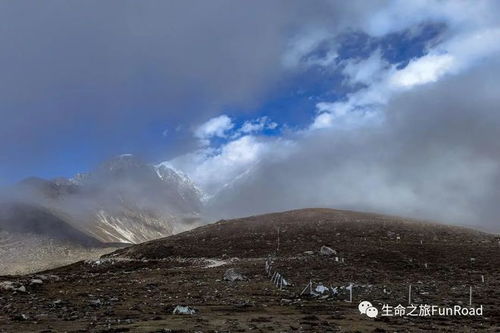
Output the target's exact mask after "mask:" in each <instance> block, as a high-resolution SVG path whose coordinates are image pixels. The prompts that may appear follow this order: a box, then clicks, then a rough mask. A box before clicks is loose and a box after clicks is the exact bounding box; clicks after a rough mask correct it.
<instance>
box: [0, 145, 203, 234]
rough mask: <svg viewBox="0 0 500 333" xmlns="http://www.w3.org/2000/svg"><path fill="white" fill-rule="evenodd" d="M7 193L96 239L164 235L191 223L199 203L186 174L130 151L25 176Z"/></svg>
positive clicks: (193, 186)
mask: <svg viewBox="0 0 500 333" xmlns="http://www.w3.org/2000/svg"><path fill="white" fill-rule="evenodd" d="M10 193H11V194H9V195H8V196H6V197H8V199H9V201H14V202H23V203H24V204H27V205H32V206H33V207H40V209H44V210H49V211H50V212H53V214H56V215H57V216H58V218H61V219H62V220H64V221H65V222H66V223H67V224H68V225H70V226H72V227H73V228H76V229H77V230H80V231H81V232H82V233H84V234H85V235H88V236H90V237H92V238H95V239H96V240H98V241H100V242H120V243H140V242H144V241H148V240H151V239H156V238H160V237H164V236H168V235H171V234H173V233H176V232H179V231H183V230H186V229H187V228H189V227H191V226H192V225H193V222H196V221H197V220H199V219H200V211H201V208H202V203H201V196H202V194H201V191H200V190H199V189H198V188H197V187H196V186H195V185H194V184H193V183H192V182H191V180H190V179H189V177H187V176H186V175H184V174H182V173H179V172H177V171H175V170H173V169H171V168H169V167H168V166H167V165H164V164H161V165H150V164H147V163H144V162H143V161H141V160H140V159H139V158H137V157H135V156H133V155H130V154H125V155H120V156H117V157H115V158H112V159H110V160H108V161H105V162H104V163H102V164H101V165H99V166H98V167H97V168H96V169H95V170H93V171H91V172H88V173H79V174H77V175H76V176H75V177H73V178H70V179H66V178H58V179H54V180H44V179H40V178H30V179H27V180H25V181H23V182H21V183H19V184H18V185H17V186H16V187H15V190H14V191H11V192H10ZM12 193H15V194H12ZM5 223H7V222H5ZM0 229H2V226H1V225H0Z"/></svg>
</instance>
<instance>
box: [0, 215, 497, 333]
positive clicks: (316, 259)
mask: <svg viewBox="0 0 500 333" xmlns="http://www.w3.org/2000/svg"><path fill="white" fill-rule="evenodd" d="M278 235H279V236H278ZM278 239H279V240H278ZM324 245H325V246H328V247H330V248H331V249H333V250H335V251H336V253H330V255H322V254H321V253H320V248H321V247H322V246H324ZM270 255H271V259H270V257H269V256H270ZM266 261H267V262H268V263H271V261H272V265H271V268H270V269H269V272H266V268H265V267H266ZM228 268H234V269H235V271H236V272H238V273H241V275H242V276H243V280H241V281H233V282H231V281H226V280H224V273H225V272H226V270H227V269H228ZM275 272H278V273H280V274H281V275H282V276H283V277H284V278H285V280H286V281H287V282H289V283H290V284H291V285H289V286H286V287H284V288H283V289H280V288H278V287H276V286H275V285H274V284H273V282H272V281H271V277H272V276H273V275H275ZM270 275H271V276H270ZM483 278H484V282H483ZM33 279H35V282H33ZM36 280H41V283H40V281H36ZM2 281H3V282H2ZM5 281H9V282H10V284H9V283H7V284H6V283H5ZM310 282H311V283H312V286H313V291H315V290H316V287H317V286H318V285H319V284H322V285H323V286H325V287H327V288H329V290H328V291H327V292H324V293H323V294H321V293H319V292H315V293H316V295H311V294H310V292H309V289H306V292H304V293H303V294H302V295H301V292H302V291H303V290H304V288H305V287H306V286H307V285H308V283H310ZM499 282H500V244H499V238H498V237H497V236H495V235H489V234H485V233H480V232H476V231H471V230H469V229H464V228H457V227H449V226H443V225H437V224H432V223H423V222H417V221H410V220H404V219H400V218H393V217H387V216H382V215H375V214H362V213H355V212H348V211H337V210H324V209H310V210H300V211H292V212H285V213H277V214H269V215H264V216H256V217H250V218H245V219H238V220H231V221H220V222H218V223H216V224H211V225H207V226H204V227H200V228H197V229H194V230H192V231H188V232H185V233H182V234H178V235H175V236H172V237H168V238H166V239H162V240H157V241H152V242H148V243H144V244H141V245H138V246H133V247H129V248H126V249H121V250H118V251H116V252H114V253H112V254H111V255H107V256H105V258H102V259H100V260H97V261H95V260H94V261H87V262H78V263H76V264H73V265H70V266H65V267H62V268H58V269H54V270H51V271H46V272H43V273H39V274H34V275H24V276H16V277H10V276H9V277H0V284H2V283H3V285H4V286H6V285H8V286H9V287H8V288H7V289H9V290H5V288H4V289H3V290H2V289H1V287H0V309H1V312H0V332H65V331H67V332H89V331H90V332H247V331H256V332H295V331H299V332H300V331H302V332H419V331H422V332H423V331H435V332H498V331H499V330H500V289H499V287H498V286H499ZM350 284H352V285H353V287H352V290H353V296H352V297H353V301H352V303H351V302H349V297H350V295H349V291H348V290H347V289H346V287H347V286H349V285H350ZM410 284H411V286H412V293H411V294H412V303H413V304H415V305H416V306H420V305H424V304H429V305H438V306H453V305H463V306H468V304H469V296H470V295H469V292H470V287H472V304H473V306H475V307H476V306H480V305H482V306H483V309H484V313H483V315H482V316H437V315H436V316H407V315H404V316H392V317H388V316H382V315H380V313H379V316H378V317H377V318H368V317H367V316H366V315H362V314H360V312H359V311H358V304H359V302H360V301H362V300H365V301H370V302H371V303H372V304H373V305H374V306H375V307H377V308H378V309H379V311H381V309H382V305H383V304H389V305H391V306H394V307H395V306H397V305H398V304H402V305H405V306H406V305H407V304H408V288H409V285H410ZM21 286H23V287H24V288H25V289H26V291H23V290H19V288H20V287H21ZM334 288H336V290H337V292H336V293H334V292H332V290H333V289H334ZM21 289H22V288H21ZM177 305H186V306H189V307H191V308H193V309H196V311H197V312H196V313H194V314H191V315H180V314H173V313H172V312H173V310H174V308H175V307H176V306H177Z"/></svg>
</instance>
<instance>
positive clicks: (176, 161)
mask: <svg viewBox="0 0 500 333" xmlns="http://www.w3.org/2000/svg"><path fill="white" fill-rule="evenodd" d="M499 41H500V3H499V2H498V1H494V0H492V1H485V0H479V1H472V0H470V1H462V0H455V1H437V0H435V1H432V0H404V1H397V0H394V1H363V0H359V1H356V0H354V1H340V0H337V1H327V0H324V1H321V0H318V1H314V2H305V1H298V0H297V1H295V0H283V1H280V0H271V1H269V0H267V1H259V0H257V1H229V0H227V1H222V0H214V1H195V0H192V1H185V0H183V1H175V0H172V1H153V0H146V1H140V2H139V1H127V0H124V1H114V0H111V1H106V2H102V1H92V0H90V1H56V0H48V1H44V2H39V1H3V2H0V45H1V49H0V73H1V76H0V185H8V184H12V183H15V182H17V181H19V180H21V179H23V178H25V177H28V176H39V177H44V178H53V177H59V176H65V177H70V176H72V175H74V174H76V173H78V172H82V171H87V170H91V169H92V168H94V167H95V166H96V165H97V164H98V163H100V162H101V161H103V160H105V159H107V158H109V157H110V156H114V155H119V154H124V153H132V154H136V155H138V156H141V157H142V158H143V159H144V160H146V161H148V162H150V163H155V164H156V163H165V164H166V165H169V166H171V167H173V168H175V169H177V170H180V171H182V172H184V173H185V174H187V175H188V176H189V177H190V178H191V179H192V180H193V181H194V182H195V183H196V184H197V185H198V186H199V187H200V189H201V190H202V191H203V192H204V193H205V195H206V198H207V199H208V200H211V201H212V202H213V205H212V207H211V209H212V210H213V212H217V214H220V215H224V216H239V215H247V214H255V213H263V212H269V211H277V210H285V209H292V208H302V207H320V206H321V207H334V208H344V209H357V210H365V211H376V212H383V213H390V214H399V215H405V216H411V217H418V218H428V219H436V220H441V221H445V222H452V223H458V224H466V225H474V226H479V227H482V228H487V229H495V228H498V225H499V223H498V216H500V208H499V207H498V204H497V203H498V202H499V200H500V191H499V190H498V189H499V188H500V169H499V167H500V155H499V152H500V147H499V146H500V131H499V130H498V128H500V126H499V125H500V113H499V109H498V105H500V94H498V91H499V84H498V77H500V76H499V75H500V57H499V55H500V43H499Z"/></svg>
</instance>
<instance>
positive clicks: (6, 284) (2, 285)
mask: <svg viewBox="0 0 500 333" xmlns="http://www.w3.org/2000/svg"><path fill="white" fill-rule="evenodd" d="M0 289H2V290H15V289H16V288H15V287H14V283H13V282H11V281H2V282H0Z"/></svg>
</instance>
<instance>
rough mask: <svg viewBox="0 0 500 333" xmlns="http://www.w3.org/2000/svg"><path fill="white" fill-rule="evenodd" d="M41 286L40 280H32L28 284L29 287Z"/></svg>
mask: <svg viewBox="0 0 500 333" xmlns="http://www.w3.org/2000/svg"><path fill="white" fill-rule="evenodd" d="M42 284H43V281H42V279H32V280H31V282H30V286H41V285H42Z"/></svg>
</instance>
